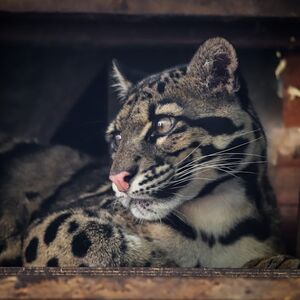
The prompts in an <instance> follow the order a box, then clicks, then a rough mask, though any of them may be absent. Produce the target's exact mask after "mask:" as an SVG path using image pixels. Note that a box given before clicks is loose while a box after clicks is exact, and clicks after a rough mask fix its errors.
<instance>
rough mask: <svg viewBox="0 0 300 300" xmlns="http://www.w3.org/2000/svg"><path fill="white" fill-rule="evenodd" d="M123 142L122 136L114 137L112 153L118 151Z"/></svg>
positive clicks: (116, 135)
mask: <svg viewBox="0 0 300 300" xmlns="http://www.w3.org/2000/svg"><path fill="white" fill-rule="evenodd" d="M121 140H122V136H121V135H120V134H115V135H114V137H113V140H112V142H111V149H112V151H116V150H117V149H118V146H119V145H120V142H121Z"/></svg>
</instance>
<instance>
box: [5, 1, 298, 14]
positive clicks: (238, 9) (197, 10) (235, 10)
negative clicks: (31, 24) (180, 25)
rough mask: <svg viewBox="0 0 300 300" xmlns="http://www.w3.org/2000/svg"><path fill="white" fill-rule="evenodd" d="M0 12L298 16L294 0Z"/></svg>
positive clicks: (8, 7) (64, 4)
mask: <svg viewBox="0 0 300 300" xmlns="http://www.w3.org/2000/svg"><path fill="white" fill-rule="evenodd" d="M0 11H6V12H34V13H100V14H125V15H180V16H182V15H183V16H231V17H232V16H237V17H253V16H255V17H288V18H294V17H299V16H300V6H299V2H298V1H297V0H264V1H261V0H243V1H236V0H221V1H220V0H210V1H207V0H188V1H182V0H106V1H99V0H85V1H82V0H61V1H53V0H43V1H40V0H23V1H20V0H2V1H1V2H0Z"/></svg>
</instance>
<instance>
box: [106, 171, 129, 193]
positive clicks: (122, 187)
mask: <svg viewBox="0 0 300 300" xmlns="http://www.w3.org/2000/svg"><path fill="white" fill-rule="evenodd" d="M128 175H129V173H128V172H126V171H123V172H120V173H118V174H116V175H110V176H109V179H110V180H111V181H112V182H113V183H114V184H115V185H116V187H117V189H118V190H119V192H126V191H127V190H128V189H129V183H128V182H127V181H126V180H125V177H126V176H128Z"/></svg>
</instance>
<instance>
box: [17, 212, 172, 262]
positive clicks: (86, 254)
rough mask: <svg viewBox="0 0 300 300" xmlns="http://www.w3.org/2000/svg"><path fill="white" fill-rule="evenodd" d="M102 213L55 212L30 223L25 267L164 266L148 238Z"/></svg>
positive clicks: (159, 251) (163, 259) (25, 247)
mask: <svg viewBox="0 0 300 300" xmlns="http://www.w3.org/2000/svg"><path fill="white" fill-rule="evenodd" d="M112 220H113V216H112V215H111V214H110V213H109V212H108V211H105V210H103V211H102V212H101V214H100V215H99V214H98V215H96V214H94V213H93V212H91V211H87V210H82V209H79V210H74V211H70V210H69V211H64V212H60V213H55V214H52V215H50V216H49V217H47V218H45V219H43V220H41V221H37V222H36V224H33V226H32V228H31V230H30V232H29V234H28V236H27V237H26V239H25V241H24V251H23V259H24V264H25V265H26V266H79V267H80V266H90V267H92V266H93V267H95V266H98V267H118V266H152V265H153V266H163V265H171V262H170V261H169V260H168V259H167V257H166V255H165V253H164V252H163V251H161V250H159V249H157V248H156V247H155V244H154V243H152V242H151V241H148V240H147V238H144V237H143V236H139V235H137V234H135V233H133V232H132V231H130V230H128V229H126V228H124V227H122V226H121V225H119V224H116V223H114V222H113V221H112Z"/></svg>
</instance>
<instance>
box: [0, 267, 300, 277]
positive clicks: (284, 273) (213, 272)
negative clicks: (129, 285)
mask: <svg viewBox="0 0 300 300" xmlns="http://www.w3.org/2000/svg"><path fill="white" fill-rule="evenodd" d="M75 275H80V276H96V277H111V276H112V277H118V278H121V277H184V278H186V277H197V278H198V277H199V278H261V279H263V278H267V279H283V278H298V277H300V269H299V270H263V271H262V270H256V269H239V268H232V269H230V268H225V269H224V268H217V269H211V268H129V267H119V268H100V267H90V268H75V267H65V268H24V267H22V268H18V267H0V277H7V276H33V277H41V276H48V277H53V276H54V277H61V276H75Z"/></svg>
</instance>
